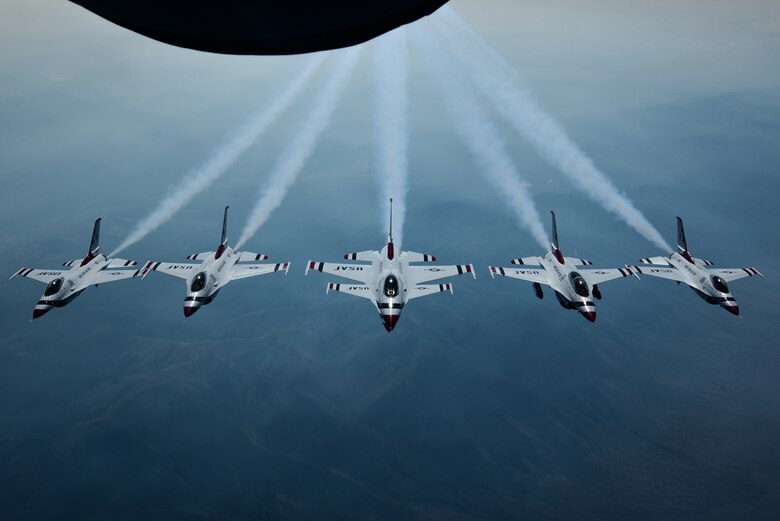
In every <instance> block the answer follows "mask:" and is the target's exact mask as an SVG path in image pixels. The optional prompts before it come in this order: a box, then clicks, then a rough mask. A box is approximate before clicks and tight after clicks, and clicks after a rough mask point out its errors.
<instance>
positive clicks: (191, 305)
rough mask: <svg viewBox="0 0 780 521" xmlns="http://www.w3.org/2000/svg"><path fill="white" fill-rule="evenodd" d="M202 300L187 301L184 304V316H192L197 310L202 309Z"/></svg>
mask: <svg viewBox="0 0 780 521" xmlns="http://www.w3.org/2000/svg"><path fill="white" fill-rule="evenodd" d="M200 306H201V304H200V302H187V303H185V304H184V318H188V317H191V316H192V315H193V314H194V313H195V312H196V311H197V310H199V309H200Z"/></svg>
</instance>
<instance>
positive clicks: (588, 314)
mask: <svg viewBox="0 0 780 521" xmlns="http://www.w3.org/2000/svg"><path fill="white" fill-rule="evenodd" d="M580 313H582V316H583V317H585V318H586V319H587V320H588V321H589V322H595V321H596V312H595V311H580Z"/></svg>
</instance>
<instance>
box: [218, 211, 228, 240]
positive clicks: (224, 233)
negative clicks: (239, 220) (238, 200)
mask: <svg viewBox="0 0 780 521" xmlns="http://www.w3.org/2000/svg"><path fill="white" fill-rule="evenodd" d="M228 208H230V206H226V207H225V216H224V217H223V218H222V239H221V240H220V241H219V243H220V244H227V212H228Z"/></svg>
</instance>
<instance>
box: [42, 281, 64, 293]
mask: <svg viewBox="0 0 780 521" xmlns="http://www.w3.org/2000/svg"><path fill="white" fill-rule="evenodd" d="M63 282H65V279H63V278H62V277H60V278H58V279H54V280H53V281H51V282H49V284H48V285H47V286H46V291H44V292H43V295H44V296H45V297H51V296H52V295H55V294H57V293H59V291H60V289H62V283H63Z"/></svg>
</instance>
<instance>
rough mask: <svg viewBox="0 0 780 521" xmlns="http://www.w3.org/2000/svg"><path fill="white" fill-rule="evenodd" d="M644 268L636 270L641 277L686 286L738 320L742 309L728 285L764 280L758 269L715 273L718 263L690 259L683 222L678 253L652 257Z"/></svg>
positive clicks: (678, 242) (717, 271)
mask: <svg viewBox="0 0 780 521" xmlns="http://www.w3.org/2000/svg"><path fill="white" fill-rule="evenodd" d="M639 262H641V263H642V264H651V265H653V266H650V267H647V268H644V267H643V268H640V267H638V266H637V267H636V269H637V271H639V273H642V274H645V275H650V276H653V277H661V278H663V279H670V280H674V281H677V284H679V283H681V282H684V283H685V284H687V285H688V286H690V288H691V289H692V290H693V291H694V292H695V293H696V294H697V295H699V296H700V297H701V298H702V299H704V300H705V301H707V302H708V303H709V304H716V305H719V306H721V307H722V308H723V309H725V310H726V311H728V312H729V313H732V314H734V315H737V316H739V306H738V305H737V301H736V299H735V298H734V297H733V296H732V294H731V292H730V290H729V287H728V284H727V282H731V281H732V280H737V279H741V278H743V277H752V276H754V275H758V276H760V277H762V278H764V276H763V275H761V273H759V272H758V270H757V269H756V268H722V269H714V268H709V267H708V266H713V265H714V264H715V263H713V262H711V261H708V260H704V259H697V258H695V257H691V254H690V252H689V251H688V242H687V241H686V240H685V229H684V228H683V222H682V219H681V218H679V217H678V218H677V251H676V252H673V253H672V254H671V255H669V257H649V258H645V259H640V260H639Z"/></svg>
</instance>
